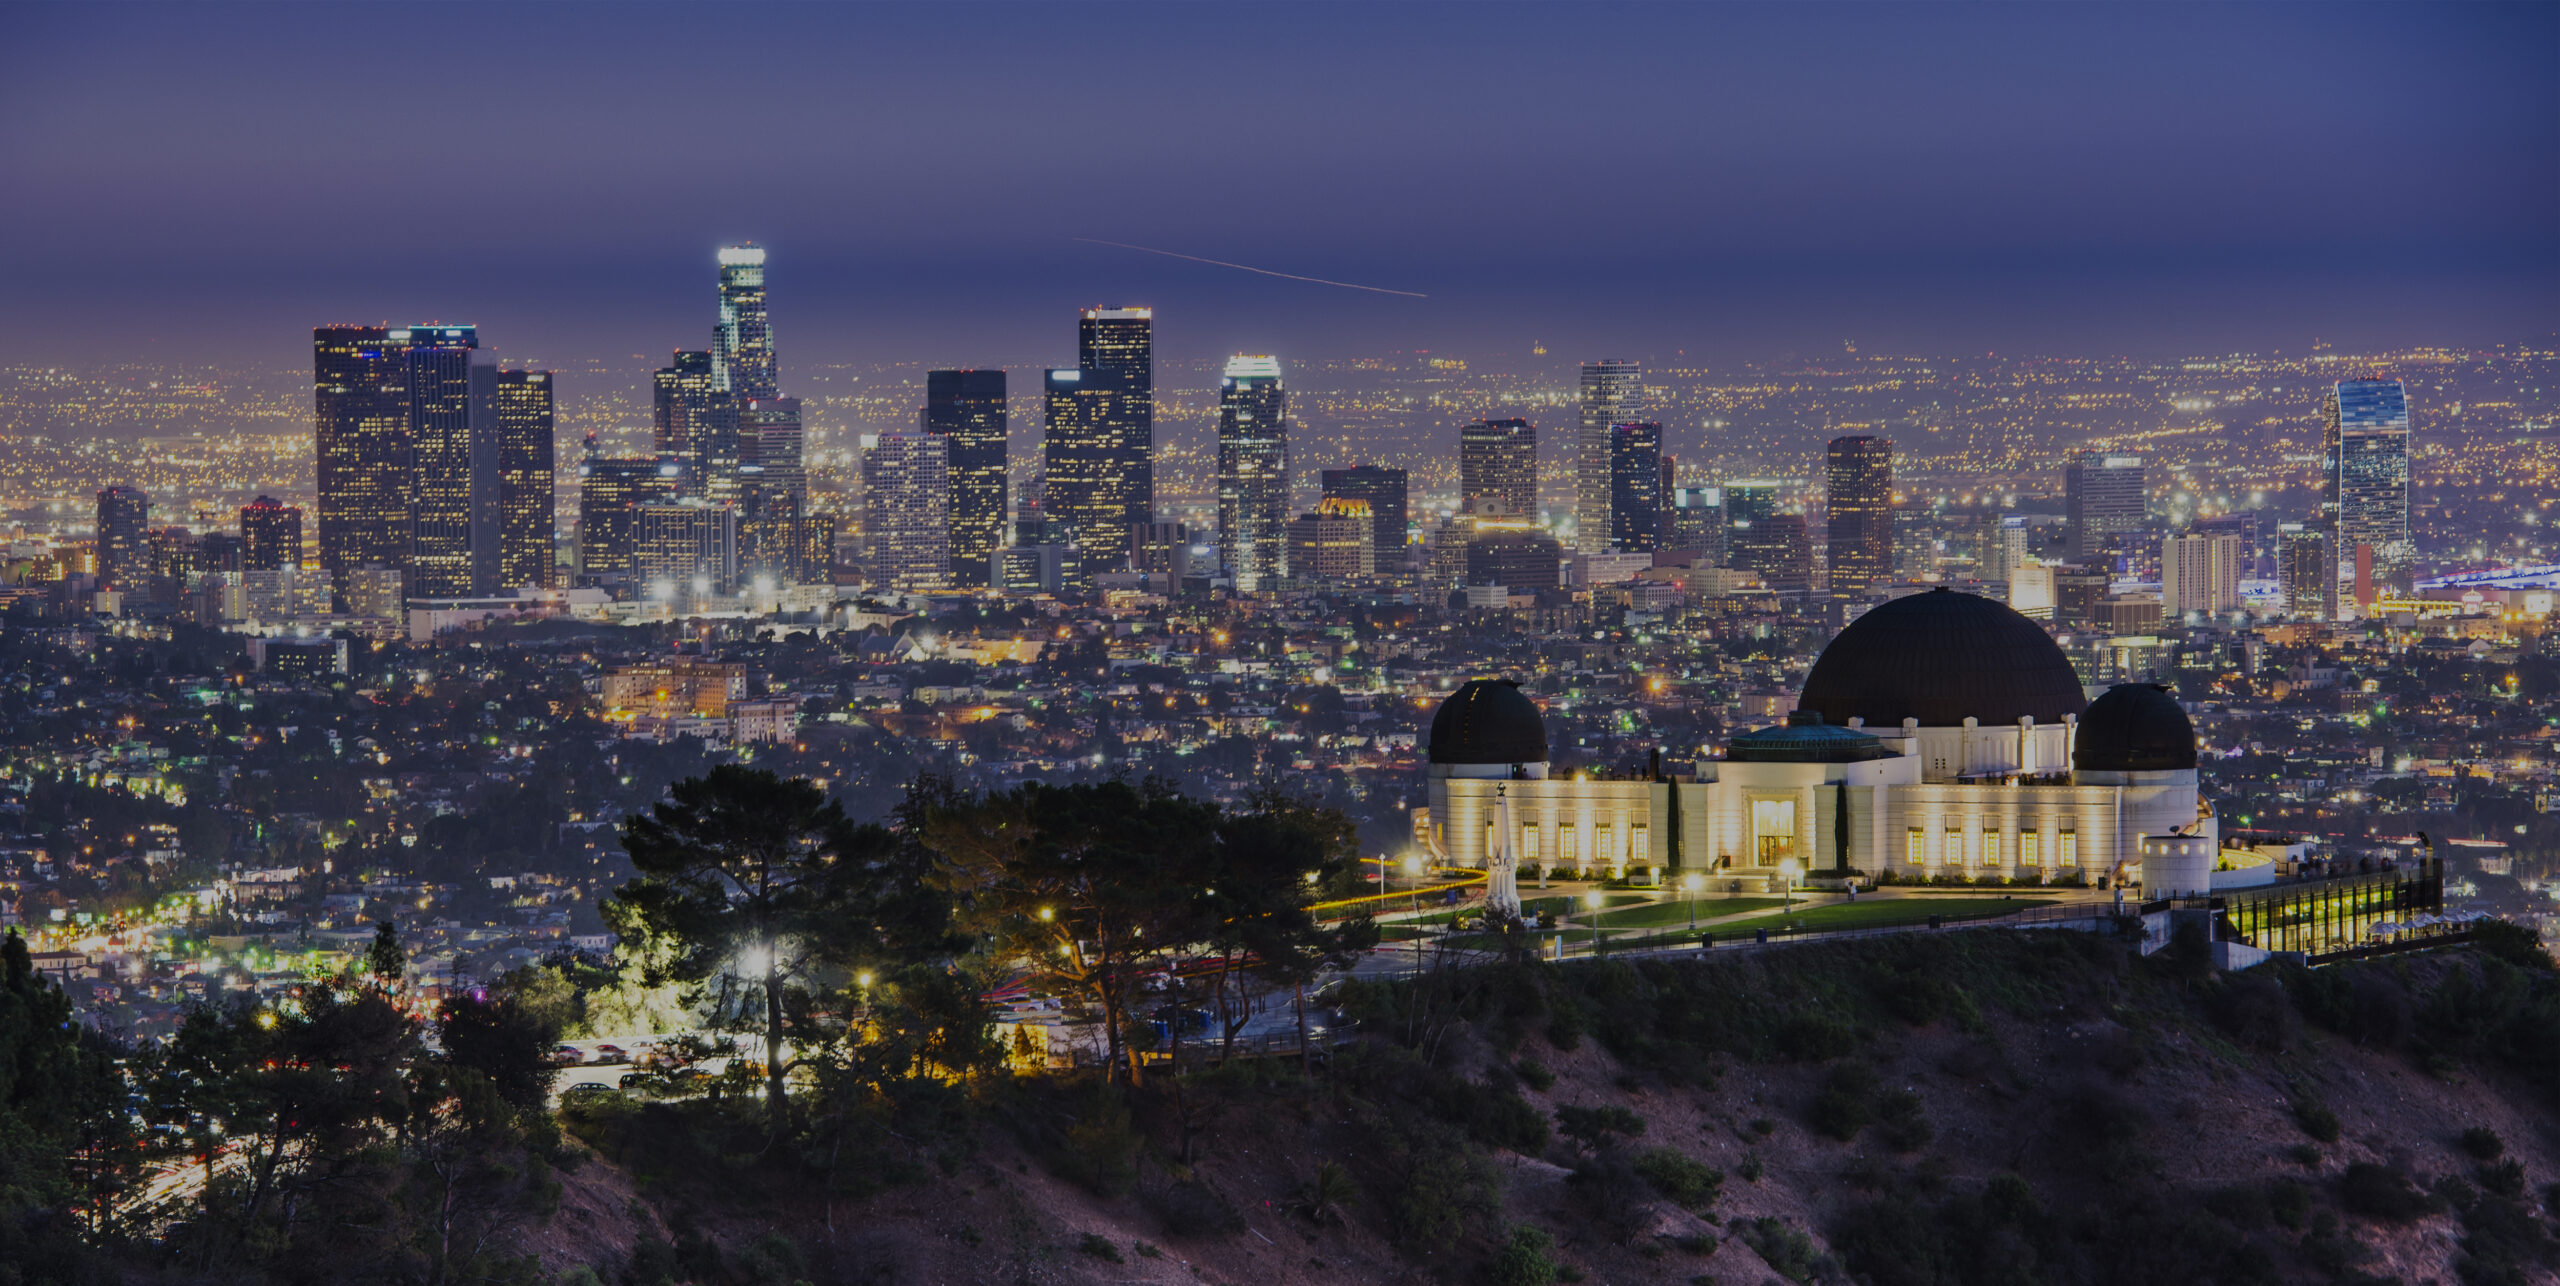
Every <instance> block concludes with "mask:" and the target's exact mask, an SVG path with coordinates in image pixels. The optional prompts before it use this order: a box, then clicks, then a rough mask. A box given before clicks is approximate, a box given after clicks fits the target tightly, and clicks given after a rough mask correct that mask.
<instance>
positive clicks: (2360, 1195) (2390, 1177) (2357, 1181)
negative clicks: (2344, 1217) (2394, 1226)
mask: <svg viewBox="0 0 2560 1286" xmlns="http://www.w3.org/2000/svg"><path fill="white" fill-rule="evenodd" d="M2338 1202H2339V1204H2341V1205H2343V1206H2345V1207H2346V1208H2347V1211H2348V1213H2350V1214H2356V1215H2362V1216H2364V1217H2365V1218H2367V1219H2380V1220H2383V1221H2385V1222H2388V1223H2407V1222H2408V1221H2410V1220H2412V1219H2415V1218H2417V1217H2419V1216H2420V1215H2424V1214H2427V1213H2429V1212H2431V1211H2433V1210H2434V1209H2435V1208H2436V1199H2435V1198H2434V1197H2431V1196H2429V1195H2427V1194H2426V1193H2423V1192H2420V1191H2418V1189H2417V1187H2416V1186H2415V1185H2413V1184H2411V1183H2410V1182H2409V1176H2408V1175H2405V1174H2403V1173H2401V1172H2400V1171H2398V1170H2396V1169H2393V1168H2392V1167H2390V1166H2386V1165H2376V1164H2374V1163H2373V1162H2370V1161H2358V1162H2355V1163H2353V1164H2351V1165H2349V1166H2348V1167H2347V1172H2346V1174H2345V1176H2344V1177H2342V1178H2340V1179H2339V1181H2338Z"/></svg>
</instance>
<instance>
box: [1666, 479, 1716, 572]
mask: <svg viewBox="0 0 2560 1286" xmlns="http://www.w3.org/2000/svg"><path fill="white" fill-rule="evenodd" d="M1664 519H1665V523H1666V527H1665V529H1664V531H1663V534H1662V547H1663V548H1665V549H1694V550H1696V551H1698V553H1699V554H1700V555H1701V556H1702V557H1703V558H1704V559H1705V561H1706V565H1707V566H1710V567H1721V566H1723V565H1724V557H1725V554H1724V541H1725V519H1724V488H1722V487H1674V488H1672V491H1671V507H1670V508H1669V509H1668V510H1666V511H1665V512H1664Z"/></svg>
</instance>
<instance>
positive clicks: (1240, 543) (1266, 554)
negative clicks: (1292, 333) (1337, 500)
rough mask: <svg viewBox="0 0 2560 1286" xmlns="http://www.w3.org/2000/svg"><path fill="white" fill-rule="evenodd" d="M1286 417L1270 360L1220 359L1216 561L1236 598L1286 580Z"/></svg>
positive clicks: (1275, 363) (1276, 365) (1275, 365)
mask: <svg viewBox="0 0 2560 1286" xmlns="http://www.w3.org/2000/svg"><path fill="white" fill-rule="evenodd" d="M1288 414H1289V394H1288V391H1287V390H1286V389H1284V388H1283V387H1282V386H1281V383H1280V362H1279V360H1278V359H1277V358H1272V357H1254V356H1247V355H1244V354H1238V355H1236V356H1234V357H1231V358H1228V359H1227V368H1226V372H1225V374H1224V375H1223V376H1222V377H1221V378H1220V380H1219V382H1218V556H1219V558H1220V559H1221V560H1222V561H1224V562H1225V564H1226V566H1227V570H1228V571H1230V572H1232V573H1233V574H1234V575H1235V580H1236V589H1237V591H1238V592H1240V593H1247V594H1250V593H1253V592H1254V591H1256V590H1259V589H1263V588H1266V587H1268V586H1269V584H1270V583H1271V582H1272V581H1274V580H1277V579H1279V578H1281V577H1283V576H1286V575H1288V574H1289V567H1288V525H1289V426H1288Z"/></svg>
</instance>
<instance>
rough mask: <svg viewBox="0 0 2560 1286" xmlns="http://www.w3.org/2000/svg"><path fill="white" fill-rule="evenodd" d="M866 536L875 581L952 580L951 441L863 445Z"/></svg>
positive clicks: (928, 583) (915, 586)
mask: <svg viewBox="0 0 2560 1286" xmlns="http://www.w3.org/2000/svg"><path fill="white" fill-rule="evenodd" d="M1122 534H1123V537H1124V538H1125V536H1126V533H1125V532H1123V533H1122ZM862 535H863V540H864V541H865V543H866V544H868V546H869V551H868V553H867V555H866V558H865V561H866V562H868V563H869V565H870V574H871V582H872V583H873V584H875V585H883V586H887V587H889V588H891V589H897V590H927V589H941V588H943V587H945V586H947V585H949V584H950V583H951V441H950V439H948V438H945V437H943V436H942V435H940V434H936V433H883V434H880V435H879V436H878V437H876V438H873V439H871V440H870V442H868V443H867V444H866V445H865V446H864V448H863V452H862Z"/></svg>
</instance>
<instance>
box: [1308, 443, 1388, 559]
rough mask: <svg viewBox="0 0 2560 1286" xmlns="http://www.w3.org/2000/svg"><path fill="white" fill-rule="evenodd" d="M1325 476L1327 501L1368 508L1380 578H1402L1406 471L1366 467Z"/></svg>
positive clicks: (1329, 472) (1330, 470)
mask: <svg viewBox="0 0 2560 1286" xmlns="http://www.w3.org/2000/svg"><path fill="white" fill-rule="evenodd" d="M1322 477H1323V482H1324V498H1325V499H1327V500H1357V501H1360V502H1362V503H1364V504H1366V505H1368V506H1369V523H1370V527H1371V529H1372V531H1371V536H1370V541H1369V544H1370V548H1371V552H1372V553H1373V554H1374V556H1375V557H1374V559H1373V561H1374V563H1375V566H1376V568H1377V573H1378V575H1380V576H1398V575H1402V574H1403V572H1404V569H1405V567H1404V549H1405V522H1406V516H1405V515H1406V497H1407V492H1406V487H1405V473H1404V470H1402V469H1387V468H1381V467H1379V466H1378V465H1374V464H1364V465H1361V466H1360V467H1358V468H1356V469H1327V470H1325V471H1324V473H1323V475H1322Z"/></svg>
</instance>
